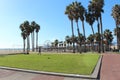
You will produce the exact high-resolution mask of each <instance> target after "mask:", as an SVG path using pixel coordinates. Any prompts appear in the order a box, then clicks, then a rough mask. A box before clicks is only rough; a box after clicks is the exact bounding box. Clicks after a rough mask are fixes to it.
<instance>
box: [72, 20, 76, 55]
mask: <svg viewBox="0 0 120 80" xmlns="http://www.w3.org/2000/svg"><path fill="white" fill-rule="evenodd" d="M71 28H72V37H73V53H75V41H74V29H73V20H71Z"/></svg>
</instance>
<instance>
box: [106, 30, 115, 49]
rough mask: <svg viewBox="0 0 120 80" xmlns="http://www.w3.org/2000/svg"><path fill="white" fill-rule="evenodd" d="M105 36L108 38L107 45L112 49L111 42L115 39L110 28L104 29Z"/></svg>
mask: <svg viewBox="0 0 120 80" xmlns="http://www.w3.org/2000/svg"><path fill="white" fill-rule="evenodd" d="M104 38H105V39H106V42H107V43H106V45H107V46H108V48H109V50H110V44H111V43H112V41H113V35H112V32H111V31H110V30H109V29H106V30H105V31H104Z"/></svg>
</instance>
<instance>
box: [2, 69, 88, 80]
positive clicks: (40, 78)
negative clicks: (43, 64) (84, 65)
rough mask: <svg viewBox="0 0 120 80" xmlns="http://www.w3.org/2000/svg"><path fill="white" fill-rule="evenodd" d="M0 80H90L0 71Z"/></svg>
mask: <svg viewBox="0 0 120 80" xmlns="http://www.w3.org/2000/svg"><path fill="white" fill-rule="evenodd" d="M0 80H88V79H80V78H72V77H62V76H52V75H42V74H35V73H27V72H20V71H13V70H5V69H0ZM89 80H90V79H89Z"/></svg>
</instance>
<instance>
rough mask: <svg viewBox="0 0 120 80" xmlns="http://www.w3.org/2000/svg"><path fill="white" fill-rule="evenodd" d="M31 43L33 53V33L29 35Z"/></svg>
mask: <svg viewBox="0 0 120 80" xmlns="http://www.w3.org/2000/svg"><path fill="white" fill-rule="evenodd" d="M31 43H32V51H33V32H32V33H31Z"/></svg>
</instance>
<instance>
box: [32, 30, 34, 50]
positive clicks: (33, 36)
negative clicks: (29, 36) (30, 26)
mask: <svg viewBox="0 0 120 80" xmlns="http://www.w3.org/2000/svg"><path fill="white" fill-rule="evenodd" d="M32 44H33V51H35V49H34V31H33V41H32Z"/></svg>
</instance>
